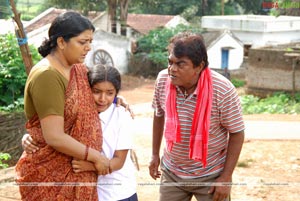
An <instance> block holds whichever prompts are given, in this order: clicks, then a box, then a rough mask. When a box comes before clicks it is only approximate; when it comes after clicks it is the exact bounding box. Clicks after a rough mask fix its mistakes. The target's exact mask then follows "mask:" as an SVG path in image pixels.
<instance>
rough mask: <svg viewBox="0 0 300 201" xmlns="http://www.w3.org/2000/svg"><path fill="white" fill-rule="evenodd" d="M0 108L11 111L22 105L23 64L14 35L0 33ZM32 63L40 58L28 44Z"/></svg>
mask: <svg viewBox="0 0 300 201" xmlns="http://www.w3.org/2000/svg"><path fill="white" fill-rule="evenodd" d="M0 46H1V49H0V105H1V107H0V110H6V111H11V110H15V109H19V108H22V107H23V95H24V86H25V82H26V78H27V75H26V72H25V66H24V63H23V60H22V55H21V51H20V48H19V46H18V42H17V39H16V37H15V36H14V35H13V34H11V33H9V34H6V35H0ZM29 48H30V51H31V54H32V59H33V63H36V62H37V61H38V60H40V59H41V57H40V56H39V54H38V52H37V50H36V48H34V47H33V46H29Z"/></svg>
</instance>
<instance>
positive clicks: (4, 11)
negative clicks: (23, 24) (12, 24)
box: [0, 0, 11, 19]
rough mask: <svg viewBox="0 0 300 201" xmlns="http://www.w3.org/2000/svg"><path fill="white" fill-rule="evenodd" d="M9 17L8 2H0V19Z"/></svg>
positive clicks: (7, 0)
mask: <svg viewBox="0 0 300 201" xmlns="http://www.w3.org/2000/svg"><path fill="white" fill-rule="evenodd" d="M10 16H11V10H10V6H9V0H0V19H7V18H9V17H10Z"/></svg>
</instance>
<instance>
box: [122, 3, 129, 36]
mask: <svg viewBox="0 0 300 201" xmlns="http://www.w3.org/2000/svg"><path fill="white" fill-rule="evenodd" d="M129 2H130V0H120V22H121V35H123V36H126V28H127V16H128V5H129Z"/></svg>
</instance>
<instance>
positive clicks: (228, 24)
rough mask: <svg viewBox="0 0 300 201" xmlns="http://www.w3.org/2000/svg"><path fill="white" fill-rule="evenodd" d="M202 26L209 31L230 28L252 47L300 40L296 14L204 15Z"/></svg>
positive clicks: (245, 43)
mask: <svg viewBox="0 0 300 201" xmlns="http://www.w3.org/2000/svg"><path fill="white" fill-rule="evenodd" d="M201 26H202V28H205V29H207V30H208V31H209V30H223V29H228V30H230V31H231V32H232V33H233V34H234V35H235V36H236V37H238V38H239V39H240V40H241V41H242V42H243V43H244V45H247V46H252V47H261V46H266V45H277V44H285V43H292V42H298V41H300V17H294V16H279V17H275V16H265V15H228V16H204V17H202V22H201Z"/></svg>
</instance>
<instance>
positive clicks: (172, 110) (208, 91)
mask: <svg viewBox="0 0 300 201" xmlns="http://www.w3.org/2000/svg"><path fill="white" fill-rule="evenodd" d="M212 91H213V89H212V79H211V71H210V69H209V67H207V68H206V69H204V70H203V71H202V72H201V75H200V78H199V80H198V84H197V87H196V94H197V102H196V108H195V113H194V118H193V123H192V128H191V135H190V152H189V157H190V159H193V160H195V161H201V162H202V164H203V166H204V167H206V158H207V147H208V137H209V127H210V115H211V107H212ZM165 118H166V120H165V130H164V136H165V139H166V143H167V149H168V150H169V151H171V150H172V147H173V144H174V142H181V134H180V122H179V118H178V113H177V107H176V87H175V86H174V85H173V84H171V81H170V78H168V80H167V83H166V115H165Z"/></svg>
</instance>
